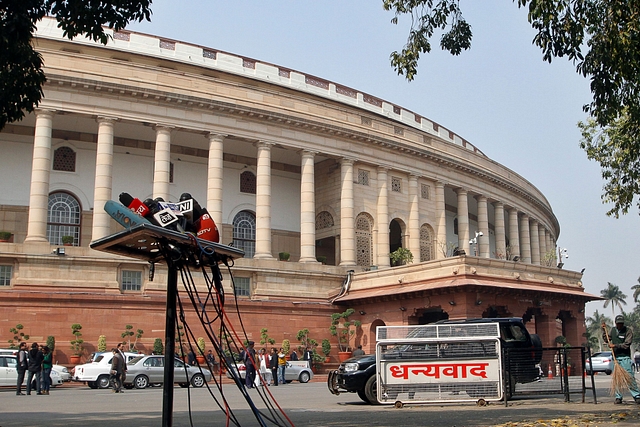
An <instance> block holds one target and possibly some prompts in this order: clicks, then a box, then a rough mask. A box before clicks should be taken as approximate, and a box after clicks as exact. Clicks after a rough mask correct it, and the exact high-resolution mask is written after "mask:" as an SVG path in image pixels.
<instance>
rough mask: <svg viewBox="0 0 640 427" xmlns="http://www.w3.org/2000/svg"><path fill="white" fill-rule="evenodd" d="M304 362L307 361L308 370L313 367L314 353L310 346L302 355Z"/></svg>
mask: <svg viewBox="0 0 640 427" xmlns="http://www.w3.org/2000/svg"><path fill="white" fill-rule="evenodd" d="M302 360H306V361H307V363H308V366H307V367H308V368H309V369H311V365H312V364H313V351H312V350H311V346H310V345H308V346H307V348H306V349H305V350H304V353H302Z"/></svg>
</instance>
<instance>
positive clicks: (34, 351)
mask: <svg viewBox="0 0 640 427" xmlns="http://www.w3.org/2000/svg"><path fill="white" fill-rule="evenodd" d="M43 359H44V356H43V355H42V352H41V351H40V348H39V347H38V343H35V342H34V343H33V344H31V350H29V368H28V369H29V374H28V375H27V396H28V395H30V394H31V380H32V379H33V378H35V380H36V394H42V388H41V384H40V372H42V360H43Z"/></svg>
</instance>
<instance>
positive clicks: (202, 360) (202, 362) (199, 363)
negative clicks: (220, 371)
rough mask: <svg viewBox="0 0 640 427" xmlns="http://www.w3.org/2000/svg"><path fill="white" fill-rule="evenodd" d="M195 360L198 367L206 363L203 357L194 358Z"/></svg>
mask: <svg viewBox="0 0 640 427" xmlns="http://www.w3.org/2000/svg"><path fill="white" fill-rule="evenodd" d="M196 360H197V361H198V365H200V366H203V365H204V364H205V362H206V360H205V358H204V356H196Z"/></svg>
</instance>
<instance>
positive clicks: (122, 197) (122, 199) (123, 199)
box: [118, 193, 133, 207]
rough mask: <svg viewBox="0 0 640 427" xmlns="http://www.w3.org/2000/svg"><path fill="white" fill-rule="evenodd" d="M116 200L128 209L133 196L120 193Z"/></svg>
mask: <svg viewBox="0 0 640 427" xmlns="http://www.w3.org/2000/svg"><path fill="white" fill-rule="evenodd" d="M118 200H120V203H122V204H123V205H125V206H126V207H129V206H130V205H131V202H133V196H132V195H131V194H129V193H120V195H119V196H118Z"/></svg>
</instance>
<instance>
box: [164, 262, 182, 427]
mask: <svg viewBox="0 0 640 427" xmlns="http://www.w3.org/2000/svg"><path fill="white" fill-rule="evenodd" d="M167 268H168V269H169V272H168V277H167V319H166V322H165V327H164V330H165V334H164V386H163V387H162V427H171V426H172V425H173V375H174V372H173V371H174V367H173V364H174V361H175V354H176V342H175V332H176V294H177V293H178V268H177V267H176V265H175V264H174V263H173V262H171V261H169V260H167Z"/></svg>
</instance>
